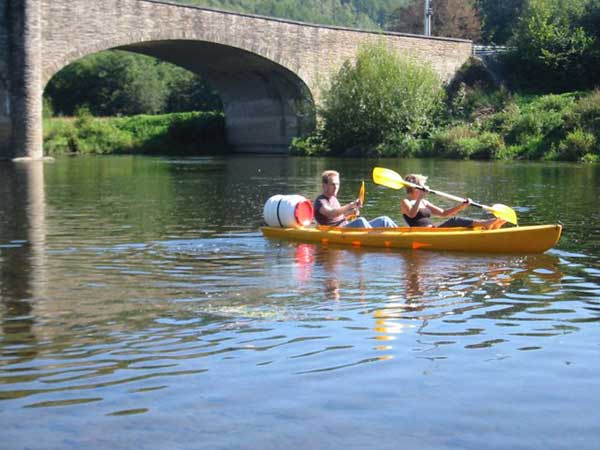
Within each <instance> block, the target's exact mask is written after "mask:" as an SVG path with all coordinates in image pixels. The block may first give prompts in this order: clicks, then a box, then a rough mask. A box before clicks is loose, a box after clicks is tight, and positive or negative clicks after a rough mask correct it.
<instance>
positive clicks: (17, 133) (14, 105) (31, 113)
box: [0, 0, 43, 159]
mask: <svg viewBox="0 0 600 450" xmlns="http://www.w3.org/2000/svg"><path fill="white" fill-rule="evenodd" d="M6 6H7V17H5V20H6V21H7V31H8V33H7V35H6V40H7V44H8V45H7V47H8V54H5V55H3V56H5V58H3V59H4V61H8V67H5V68H4V69H5V70H3V71H2V72H3V73H2V86H0V98H1V99H2V100H3V104H2V105H0V108H1V113H0V158H1V159H12V158H19V159H42V158H43V147H42V145H43V138H42V94H43V89H42V55H41V51H42V17H41V14H42V8H41V1H40V0H20V1H19V0H13V1H7V5H6ZM5 48H6V47H5Z"/></svg>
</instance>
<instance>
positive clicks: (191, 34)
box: [0, 0, 472, 159]
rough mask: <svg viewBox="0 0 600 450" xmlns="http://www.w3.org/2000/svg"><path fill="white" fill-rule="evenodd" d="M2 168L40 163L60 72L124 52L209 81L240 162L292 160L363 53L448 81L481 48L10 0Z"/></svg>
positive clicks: (117, 6)
mask: <svg viewBox="0 0 600 450" xmlns="http://www.w3.org/2000/svg"><path fill="white" fill-rule="evenodd" d="M0 14H1V16H0V158H2V159H10V158H15V157H27V158H32V159H39V158H41V157H42V155H43V152H42V94H43V91H44V87H45V86H46V84H47V83H48V81H49V80H50V79H51V78H52V76H53V75H55V74H56V73H57V72H58V71H59V70H60V69H62V68H63V67H65V66H66V65H68V64H70V63H72V62H73V61H75V60H77V59H79V58H82V57H83V56H86V55H88V54H91V53H95V52H98V51H102V50H107V49H121V50H127V51H131V52H136V53H142V54H145V55H150V56H154V57H156V58H159V59H161V60H165V61H168V62H171V63H174V64H176V65H179V66H181V67H184V68H186V69H188V70H190V71H192V72H195V73H197V74H199V75H201V76H202V77H204V78H205V79H206V80H207V81H208V82H209V83H211V84H212V85H213V87H214V88H216V89H217V90H218V91H219V93H220V95H221V99H222V101H223V105H224V110H225V116H226V127H227V137H228V140H229V143H230V144H231V145H232V146H233V148H234V149H235V150H236V151H241V152H286V151H287V148H288V144H289V142H290V141H291V139H292V138H293V137H294V136H297V135H299V134H301V133H302V132H303V131H305V130H307V129H308V128H310V127H311V126H313V124H314V112H313V111H314V108H312V107H311V106H312V105H314V104H318V102H319V97H320V94H319V93H320V90H321V89H322V87H323V86H325V85H326V83H327V82H328V80H329V79H330V76H331V75H332V74H333V73H335V72H337V70H338V69H339V68H340V66H341V65H342V63H343V62H344V61H345V60H347V59H351V58H353V57H354V56H355V54H356V52H357V49H358V48H359V47H360V45H361V44H364V43H372V42H377V41H380V40H383V41H384V42H385V43H386V44H387V45H388V46H390V48H393V49H395V50H397V51H398V52H401V53H404V54H410V55H413V56H414V57H416V58H419V59H422V60H427V61H429V62H430V63H431V64H432V66H433V67H434V68H435V69H436V70H437V71H438V73H439V74H440V75H441V77H442V78H444V79H448V78H450V77H451V76H452V75H453V74H454V73H455V71H456V70H457V68H458V67H460V66H461V65H462V64H463V63H464V62H465V61H466V59H467V58H468V57H469V56H470V55H471V52H472V43H471V42H470V41H462V40H456V39H443V38H425V37H422V36H413V35H402V34H395V33H382V32H367V31H361V30H353V29H347V28H340V27H329V26H319V25H312V24H306V23H300V22H293V21H289V20H280V19H273V18H268V17H261V16H254V15H248V14H236V13H230V12H223V11H217V10H211V9H207V8H199V7H193V6H186V5H180V4H173V3H169V2H165V1H158V0H102V1H90V0H0Z"/></svg>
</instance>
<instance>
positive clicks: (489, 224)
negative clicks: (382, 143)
mask: <svg viewBox="0 0 600 450" xmlns="http://www.w3.org/2000/svg"><path fill="white" fill-rule="evenodd" d="M404 179H405V180H406V181H408V182H409V183H412V184H417V185H419V186H423V187H424V188H425V190H421V189H416V188H411V187H409V186H406V193H407V197H406V198H405V199H403V200H402V205H401V206H402V215H403V216H404V220H405V221H406V223H407V224H408V225H409V226H411V227H434V226H435V225H433V223H432V222H431V216H437V217H450V219H448V220H446V221H445V222H443V223H442V224H440V225H438V227H440V228H450V227H466V228H474V227H481V228H484V229H486V230H495V229H497V228H500V227H501V226H502V225H504V224H505V223H506V221H505V220H503V219H497V218H493V219H488V220H476V219H469V218H466V217H452V216H455V215H456V214H458V213H459V212H461V211H462V210H464V209H466V208H467V207H468V206H469V205H470V204H471V202H472V200H471V199H470V198H467V199H465V201H464V202H463V203H459V204H458V205H456V206H453V207H452V208H448V209H442V208H440V207H439V206H436V205H434V204H433V203H431V202H430V201H429V200H426V199H425V196H426V195H427V192H428V190H429V189H428V188H427V186H426V185H425V183H426V182H427V177H426V176H423V175H417V174H410V175H407V176H406V177H404Z"/></svg>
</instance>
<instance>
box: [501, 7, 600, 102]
mask: <svg viewBox="0 0 600 450" xmlns="http://www.w3.org/2000/svg"><path fill="white" fill-rule="evenodd" d="M597 7H598V2H597V1H596V0H594V1H582V0H529V2H528V4H527V6H526V8H525V10H524V12H523V17H522V18H521V20H520V21H519V22H518V24H517V26H516V29H515V34H514V36H513V38H512V39H511V40H510V44H511V45H512V46H513V47H514V52H513V54H512V59H513V62H514V64H515V65H516V67H518V71H517V74H516V75H517V80H518V82H519V83H520V84H521V85H523V86H526V87H530V88H534V89H540V88H541V90H545V91H567V90H574V89H582V88H586V87H589V86H591V85H593V84H594V83H597V82H598V81H600V80H599V79H598V78H597V76H598V67H597V63H598V50H599V42H598V39H597V37H596V36H597V33H598V31H597V29H595V28H594V27H595V26H596V25H595V24H596V21H597V20H598V19H597V16H594V13H595V12H596V11H597Z"/></svg>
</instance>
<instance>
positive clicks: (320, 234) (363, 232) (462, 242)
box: [261, 225, 562, 253]
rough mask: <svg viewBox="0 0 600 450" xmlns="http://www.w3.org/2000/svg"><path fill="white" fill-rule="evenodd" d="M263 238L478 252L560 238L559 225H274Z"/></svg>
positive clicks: (536, 249)
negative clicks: (288, 226)
mask: <svg viewBox="0 0 600 450" xmlns="http://www.w3.org/2000/svg"><path fill="white" fill-rule="evenodd" d="M261 231H262V232H263V234H264V235H265V236H267V237H274V238H282V239H292V240H295V241H303V242H318V243H321V244H324V245H327V244H342V245H352V246H355V247H361V246H364V247H380V248H409V249H423V250H452V251H464V252H479V253H542V252H545V251H546V250H548V249H550V248H552V247H553V246H554V245H555V244H556V243H557V242H558V239H559V238H560V233H561V231H562V226H561V225H534V226H524V227H511V228H508V227H507V228H500V229H498V230H482V229H468V228H373V229H365V228H334V227H318V228H276V227H262V228H261Z"/></svg>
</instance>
